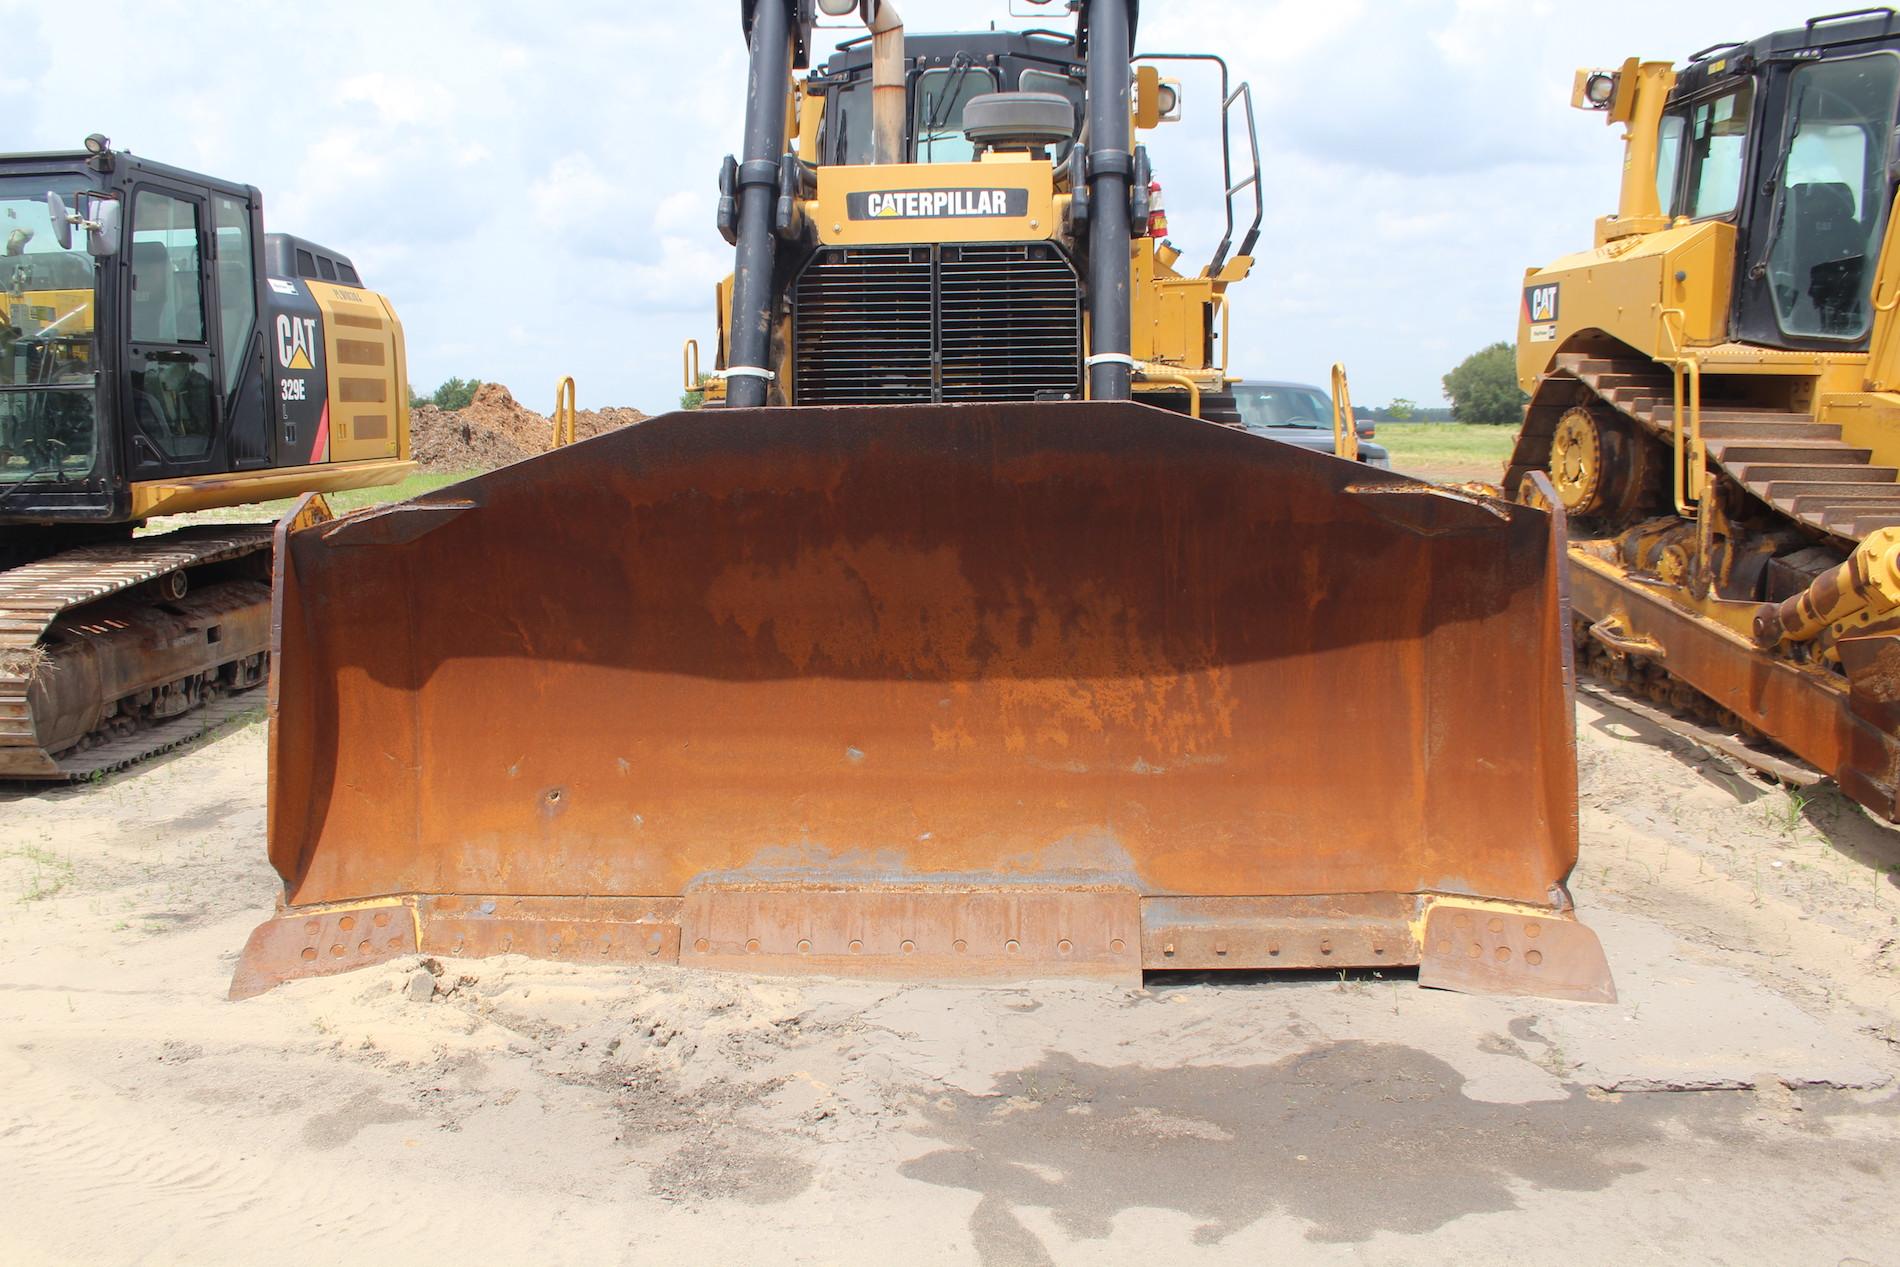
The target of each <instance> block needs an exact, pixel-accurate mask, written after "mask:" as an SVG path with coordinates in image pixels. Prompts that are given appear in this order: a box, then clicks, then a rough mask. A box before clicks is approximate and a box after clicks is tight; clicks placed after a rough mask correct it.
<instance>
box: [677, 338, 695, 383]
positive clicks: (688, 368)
mask: <svg viewBox="0 0 1900 1267" xmlns="http://www.w3.org/2000/svg"><path fill="white" fill-rule="evenodd" d="M680 373H681V375H682V377H683V381H684V383H685V385H686V390H687V391H689V392H696V391H698V390H699V340H698V339H688V340H686V346H685V347H683V348H681V349H680Z"/></svg>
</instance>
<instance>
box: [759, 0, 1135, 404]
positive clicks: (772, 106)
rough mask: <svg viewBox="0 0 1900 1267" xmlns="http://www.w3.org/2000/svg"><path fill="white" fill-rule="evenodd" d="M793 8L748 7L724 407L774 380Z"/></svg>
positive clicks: (778, 2) (766, 3)
mask: <svg viewBox="0 0 1900 1267" xmlns="http://www.w3.org/2000/svg"><path fill="white" fill-rule="evenodd" d="M790 10H791V5H790V4H789V3H788V2H787V0H759V2H758V3H755V4H754V5H753V6H752V30H751V33H750V35H749V37H748V38H749V43H750V45H751V49H752V63H751V70H750V72H749V74H748V76H747V85H746V99H745V147H744V149H743V150H742V151H741V159H740V162H739V166H738V174H737V185H738V194H739V226H738V233H737V240H736V244H735V245H736V249H737V253H738V259H737V260H736V261H735V264H734V267H733V274H732V315H731V322H730V325H729V327H728V328H729V329H730V331H731V339H730V342H729V344H728V346H727V349H726V375H727V377H726V401H727V403H728V404H730V405H732V406H734V407H736V408H741V409H745V408H753V407H756V406H759V405H763V404H765V403H766V398H767V394H768V392H769V390H770V386H771V381H772V323H773V322H772V319H773V317H774V316H775V315H776V310H777V307H778V296H777V295H776V294H775V293H774V291H773V288H772V271H773V265H774V257H775V255H776V246H777V242H776V239H775V237H774V235H773V228H772V217H773V206H774V203H775V202H776V201H777V198H778V181H779V173H778V168H779V154H780V151H782V150H783V149H784V148H785V94H786V93H787V92H788V91H790V89H791V75H792V70H791V67H792V28H791V14H790ZM1123 284H1124V286H1125V285H1126V281H1125V280H1124V283H1123ZM1126 328H1127V326H1126V322H1125V321H1124V324H1123V329H1124V330H1126Z"/></svg>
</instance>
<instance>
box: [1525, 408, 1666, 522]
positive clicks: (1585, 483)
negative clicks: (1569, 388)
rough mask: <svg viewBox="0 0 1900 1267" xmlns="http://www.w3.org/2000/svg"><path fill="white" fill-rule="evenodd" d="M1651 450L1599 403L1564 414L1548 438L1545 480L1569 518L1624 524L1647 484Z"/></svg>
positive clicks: (1627, 425) (1624, 420)
mask: <svg viewBox="0 0 1900 1267" xmlns="http://www.w3.org/2000/svg"><path fill="white" fill-rule="evenodd" d="M1649 459H1650V446H1649V445H1648V444H1647V443H1646V442H1645V441H1644V438H1643V437H1642V436H1639V435H1637V434H1636V432H1635V430H1634V429H1633V428H1631V426H1630V425H1629V422H1628V420H1627V419H1625V418H1623V417H1622V416H1621V415H1619V414H1618V413H1616V411H1615V410H1612V409H1610V408H1608V407H1606V406H1603V405H1600V404H1591V405H1576V406H1573V407H1571V408H1570V409H1567V410H1565V411H1564V413H1563V416H1562V417H1561V418H1559V419H1558V420H1557V426H1556V429H1555V431H1554V432H1553V433H1552V435H1551V438H1550V482H1551V484H1552V485H1553V486H1554V487H1555V488H1556V490H1557V498H1558V500H1559V501H1561V502H1562V503H1563V505H1564V509H1565V510H1566V511H1567V512H1569V513H1570V514H1572V515H1578V516H1587V517H1590V518H1597V519H1609V520H1612V521H1614V522H1623V521H1625V520H1627V519H1629V518H1630V517H1631V516H1632V515H1633V514H1634V513H1635V512H1636V510H1637V508H1638V507H1639V506H1641V505H1642V502H1643V496H1644V493H1645V492H1646V491H1647V490H1648V488H1649V486H1650V484H1651V482H1652V476H1651V465H1652V464H1651V462H1650V460H1649Z"/></svg>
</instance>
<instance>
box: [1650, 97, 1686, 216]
mask: <svg viewBox="0 0 1900 1267" xmlns="http://www.w3.org/2000/svg"><path fill="white" fill-rule="evenodd" d="M1688 130H1689V120H1688V119H1686V118H1684V117H1683V116H1682V115H1679V114H1666V115H1664V116H1663V118H1662V126H1661V127H1660V128H1659V129H1658V131H1657V136H1656V205H1657V206H1658V207H1660V208H1661V209H1662V213H1663V214H1664V215H1668V214H1670V212H1671V209H1672V208H1674V207H1675V205H1676V177H1677V176H1678V175H1680V174H1681V172H1682V137H1683V133H1685V132H1687V131H1688Z"/></svg>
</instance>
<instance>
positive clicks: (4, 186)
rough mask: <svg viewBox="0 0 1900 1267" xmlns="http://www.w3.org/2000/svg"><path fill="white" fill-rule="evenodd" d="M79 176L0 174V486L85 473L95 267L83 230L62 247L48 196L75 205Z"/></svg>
mask: <svg viewBox="0 0 1900 1267" xmlns="http://www.w3.org/2000/svg"><path fill="white" fill-rule="evenodd" d="M86 187H87V182H86V180H85V178H84V177H82V176H79V175H77V174H75V175H72V176H63V175H62V176H54V177H51V178H48V177H45V176H31V177H28V176H0V245H3V246H4V251H5V254H4V255H0V291H4V294H3V295H0V483H5V484H17V483H19V482H21V481H23V480H29V479H30V480H35V481H41V480H43V481H47V482H65V481H69V480H74V479H82V478H84V477H85V476H86V475H88V474H90V473H91V471H92V467H93V459H94V455H95V452H96V450H97V436H96V434H95V426H94V417H93V398H94V383H93V378H94V375H93V371H94V368H95V366H96V364H97V356H96V351H97V349H96V348H95V346H94V343H93V309H94V304H95V296H96V291H95V289H94V286H93V261H92V257H91V256H90V255H89V254H87V252H86V246H85V241H86V235H85V232H84V231H83V230H79V229H75V230H74V232H73V239H72V241H73V245H72V247H71V248H70V249H66V248H62V247H61V246H60V244H59V241H58V239H57V238H55V237H54V235H53V223H52V218H51V216H50V215H49V213H48V211H47V207H46V195H47V194H48V193H49V192H56V193H58V194H59V195H60V197H61V198H62V199H63V200H64V201H65V203H66V205H67V206H68V207H73V206H75V205H76V204H77V203H78V202H79V198H78V194H79V191H80V190H82V189H84V188H86Z"/></svg>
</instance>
